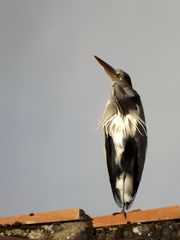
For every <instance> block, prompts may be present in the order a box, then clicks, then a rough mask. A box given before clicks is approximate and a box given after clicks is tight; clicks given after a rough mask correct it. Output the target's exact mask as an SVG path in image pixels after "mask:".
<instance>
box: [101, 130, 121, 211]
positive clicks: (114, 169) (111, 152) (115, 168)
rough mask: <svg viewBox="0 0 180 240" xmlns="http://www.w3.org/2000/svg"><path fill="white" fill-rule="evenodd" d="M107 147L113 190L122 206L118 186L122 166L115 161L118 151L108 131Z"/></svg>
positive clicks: (106, 135) (118, 203)
mask: <svg viewBox="0 0 180 240" xmlns="http://www.w3.org/2000/svg"><path fill="white" fill-rule="evenodd" d="M105 148H106V161H107V168H108V173H109V180H110V184H111V189H112V192H113V196H114V200H115V201H116V203H117V205H118V206H119V207H120V208H121V207H122V202H121V199H120V195H119V192H118V190H117V188H116V178H117V177H118V176H119V175H120V174H121V169H120V166H119V165H117V164H116V162H115V157H116V152H115V149H114V144H113V139H112V137H111V136H110V135H109V134H106V133H105Z"/></svg>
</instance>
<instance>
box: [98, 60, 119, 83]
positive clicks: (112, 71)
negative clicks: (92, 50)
mask: <svg viewBox="0 0 180 240" xmlns="http://www.w3.org/2000/svg"><path fill="white" fill-rule="evenodd" d="M94 57H95V58H96V60H97V61H98V63H99V64H100V65H101V66H102V67H103V68H104V70H105V72H106V73H107V74H108V76H109V77H110V78H111V80H112V81H117V80H118V76H117V74H116V70H115V69H114V68H113V67H111V66H110V65H109V64H107V63H106V62H104V61H103V60H102V59H100V58H98V57H97V56H94Z"/></svg>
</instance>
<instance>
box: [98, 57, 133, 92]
mask: <svg viewBox="0 0 180 240" xmlns="http://www.w3.org/2000/svg"><path fill="white" fill-rule="evenodd" d="M94 57H95V58H96V60H97V61H98V62H99V64H100V65H101V66H102V67H103V68H104V70H105V72H106V73H107V74H108V76H109V77H110V78H111V80H112V81H113V82H116V83H118V84H119V85H121V86H124V85H126V84H128V85H129V87H132V83H131V78H130V76H129V75H128V74H127V73H126V72H124V71H123V70H121V69H114V68H113V67H111V66H110V65H109V64H107V63H106V62H104V61H103V60H102V59H100V58H99V57H97V56H94Z"/></svg>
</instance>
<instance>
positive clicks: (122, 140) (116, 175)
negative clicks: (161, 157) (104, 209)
mask: <svg viewBox="0 0 180 240" xmlns="http://www.w3.org/2000/svg"><path fill="white" fill-rule="evenodd" d="M94 57H95V58H96V60H97V61H98V63H99V64H100V65H101V66H102V67H103V68H104V70H105V72H106V73H107V75H108V76H109V77H110V79H111V80H112V89H111V94H110V97H109V99H108V101H107V104H106V107H105V110H104V113H103V116H102V120H101V122H100V124H99V125H100V126H101V127H102V129H103V132H104V137H105V155H106V162H107V169H108V173H109V180H110V185H111V189H112V193H113V197H114V200H115V202H116V204H117V205H118V206H119V207H120V209H121V213H123V214H124V216H125V217H126V213H127V210H128V209H129V208H130V206H131V205H132V203H133V201H134V199H135V196H136V193H137V190H138V187H139V184H140V181H141V176H142V172H143V168H144V162H145V157H146V149H147V127H146V122H145V115H144V110H143V106H142V102H141V98H140V96H139V94H138V93H137V92H136V90H134V88H133V86H132V82H131V78H130V76H129V74H128V73H126V72H125V71H123V70H122V69H114V68H113V67H112V66H110V65H109V64H108V63H106V62H104V61H103V60H102V59H100V58H99V57H97V56H94Z"/></svg>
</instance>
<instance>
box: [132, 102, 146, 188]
mask: <svg viewBox="0 0 180 240" xmlns="http://www.w3.org/2000/svg"><path fill="white" fill-rule="evenodd" d="M138 108H139V117H140V118H141V119H142V120H143V122H144V123H145V116H144V111H143V106H142V103H141V100H140V98H139V103H138ZM134 140H135V143H136V147H137V168H138V171H137V188H138V186H139V183H140V181H141V176H142V171H143V168H144V162H145V157H146V148H147V128H146V125H145V124H143V125H142V124H138V131H137V132H136V136H135V139H134ZM135 191H136V192H137V189H135Z"/></svg>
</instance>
